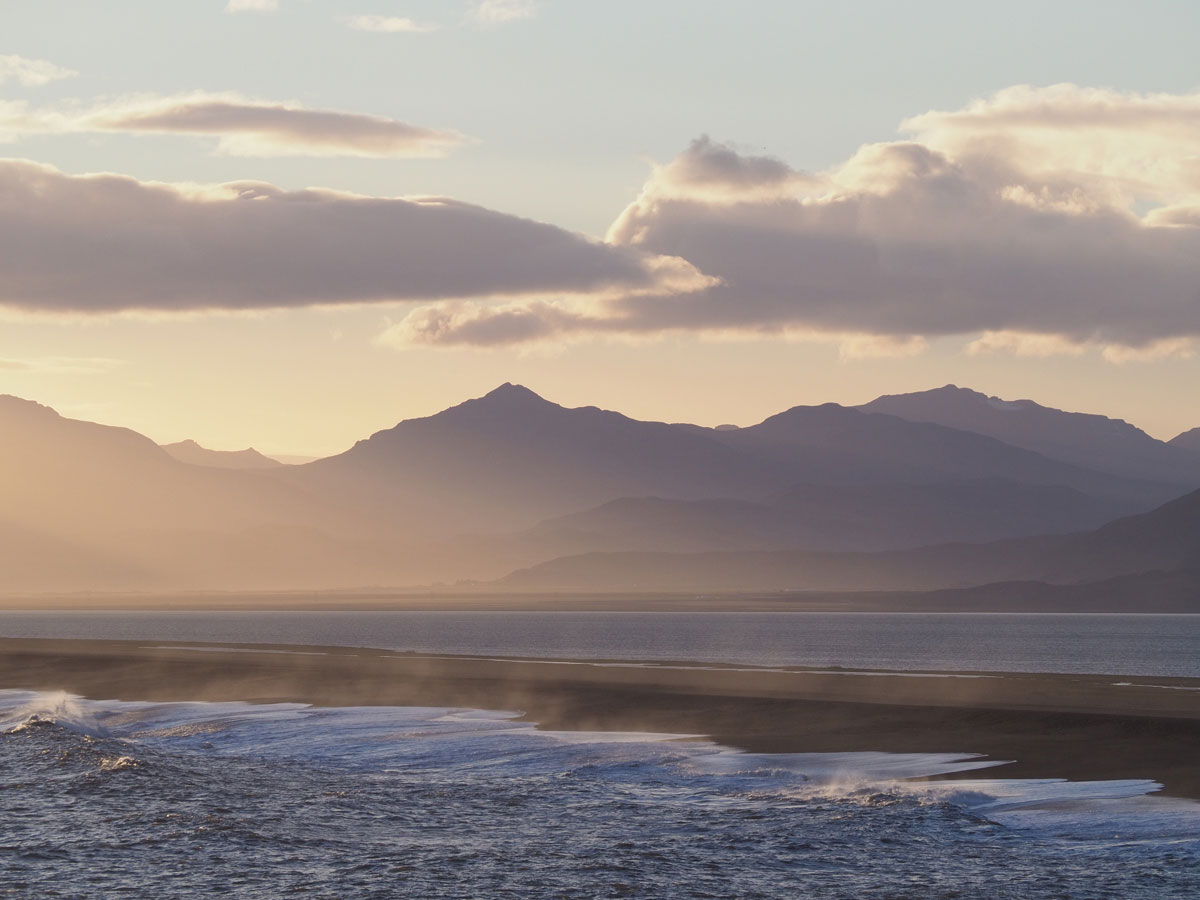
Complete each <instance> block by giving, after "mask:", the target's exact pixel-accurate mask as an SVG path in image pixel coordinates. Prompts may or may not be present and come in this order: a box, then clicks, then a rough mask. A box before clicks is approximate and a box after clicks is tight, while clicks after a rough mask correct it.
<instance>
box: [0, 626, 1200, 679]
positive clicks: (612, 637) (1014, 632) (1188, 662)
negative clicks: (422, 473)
mask: <svg viewBox="0 0 1200 900" xmlns="http://www.w3.org/2000/svg"><path fill="white" fill-rule="evenodd" d="M0 637H42V638H109V639H131V640H149V641H216V642H222V643H224V642H240V643H272V644H328V645H337V646H351V647H353V646H357V647H378V648H381V649H388V650H411V651H416V652H419V653H452V654H464V655H473V656H481V655H482V656H519V657H557V658H575V659H611V660H691V661H698V662H705V663H721V664H745V665H755V666H817V667H824V666H841V667H844V668H854V669H914V670H922V671H938V670H942V671H945V670H950V671H992V672H1060V673H1064V672H1075V673H1096V674H1113V675H1156V676H1180V677H1200V616H1197V615H1086V614H1084V615H1079V614H1076V615H1055V614H990V613H978V614H970V613H967V614H962V613H958V614H955V613H775V612H752V613H739V612H684V613H669V612H435V611H430V612H410V611H403V612H333V611H325V612H316V611H309V612H296V611H279V612H247V611H222V612H154V611H145V612H143V611H138V612H123V613H122V612H52V613H45V612H41V613H38V612H6V611H0Z"/></svg>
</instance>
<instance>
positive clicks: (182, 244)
mask: <svg viewBox="0 0 1200 900" xmlns="http://www.w3.org/2000/svg"><path fill="white" fill-rule="evenodd" d="M703 283H704V282H703V280H702V279H701V278H700V276H698V275H697V273H696V272H695V271H694V270H693V269H692V268H691V267H690V266H689V265H688V264H687V263H684V262H683V261H681V260H669V259H661V258H657V257H655V256H653V255H648V254H645V253H642V252H641V251H639V250H636V249H633V248H627V247H615V246H611V245H607V244H602V243H599V242H596V241H592V240H589V239H587V238H585V237H583V236H581V235H577V234H573V233H571V232H568V231H564V230H562V229H559V228H555V227H554V226H551V225H544V224H541V223H538V222H532V221H530V220H528V219H521V218H517V217H516V216H509V215H505V214H503V213H498V212H493V211H491V210H487V209H483V208H481V207H478V206H472V205H470V204H466V203H460V202H456V201H454V200H448V199H445V198H420V199H393V198H379V197H361V196H353V195H346V194H338V193H334V192H330V191H321V190H311V189H310V190H305V191H284V190H282V189H280V188H277V187H274V186H273V185H270V184H264V183H261V182H238V183H233V184H224V185H211V186H197V185H190V186H177V185H168V184H158V183H147V182H140V181H137V180H135V179H133V178H129V177H124V176H119V175H86V176H74V175H66V174H64V173H62V172H59V171H57V170H56V169H53V168H50V167H48V166H44V165H39V164H37V163H32V162H27V161H22V160H0V307H2V308H7V309H9V310H17V311H26V312H31V313H38V314H43V315H45V314H55V315H72V314H81V313H113V312H121V311H140V312H146V311H148V312H152V313H153V312H166V313H180V312H189V311H209V310H253V309H273V308H283V307H298V306H317V305H335V304H348V303H352V304H363V303H377V302H383V303H392V302H403V301H420V302H429V301H431V300H440V299H455V298H472V297H497V298H503V297H509V298H514V299H515V298H535V297H538V296H540V295H552V296H556V297H572V296H580V297H587V296H592V295H595V296H607V295H611V294H614V293H620V294H625V293H630V292H633V293H636V292H639V291H660V290H674V289H683V288H686V287H688V286H689V285H698V284H703Z"/></svg>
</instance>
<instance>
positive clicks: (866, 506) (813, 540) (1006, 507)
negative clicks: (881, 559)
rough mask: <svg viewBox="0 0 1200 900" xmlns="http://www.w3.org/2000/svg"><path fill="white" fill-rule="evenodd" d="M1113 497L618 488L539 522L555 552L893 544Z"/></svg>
mask: <svg viewBox="0 0 1200 900" xmlns="http://www.w3.org/2000/svg"><path fill="white" fill-rule="evenodd" d="M1125 511H1126V509H1125V508H1124V505H1123V504H1120V503H1117V502H1115V501H1105V500H1099V499H1096V498H1094V497H1089V496H1088V495H1086V494H1083V493H1081V492H1079V491H1076V490H1073V489H1071V488H1066V487H1059V486H1054V485H1050V486H1045V485H1036V486H1035V485H1027V484H1019V483H1016V482H1011V481H1005V480H1002V479H980V480H974V481H951V482H945V483H941V484H923V485H913V484H900V485H889V484H884V485H875V484H870V485H861V484H851V485H797V486H795V487H793V488H791V489H789V490H787V491H785V492H783V493H782V494H779V495H776V496H773V497H771V498H769V499H767V500H765V501H763V502H760V503H755V502H751V501H748V500H734V499H725V500H667V499H663V498H660V497H625V498H621V499H619V500H614V501H612V502H610V503H606V504H604V505H602V506H599V507H596V508H595V509H590V510H586V511H584V512H581V513H573V514H571V515H567V516H562V517H558V518H555V519H551V520H548V521H546V522H542V523H540V524H539V525H538V526H536V527H535V528H533V529H532V530H530V531H529V532H528V533H527V535H526V537H527V538H528V539H529V540H531V541H539V542H541V545H542V546H544V547H547V548H556V549H557V550H558V553H559V554H562V555H566V554H573V553H581V552H587V551H608V552H611V551H620V550H666V551H688V552H695V551H705V550H779V549H787V548H794V549H806V550H895V549H902V548H911V547H921V546H927V545H929V544H938V543H945V542H948V541H963V542H985V541H994V540H999V539H1001V538H1008V537H1021V536H1026V535H1032V534H1062V533H1066V532H1072V531H1081V530H1084V529H1090V528H1095V527H1097V526H1098V525H1102V524H1103V523H1105V522H1108V521H1111V520H1112V519H1114V518H1116V517H1117V516H1119V515H1121V514H1122V513H1123V512H1125Z"/></svg>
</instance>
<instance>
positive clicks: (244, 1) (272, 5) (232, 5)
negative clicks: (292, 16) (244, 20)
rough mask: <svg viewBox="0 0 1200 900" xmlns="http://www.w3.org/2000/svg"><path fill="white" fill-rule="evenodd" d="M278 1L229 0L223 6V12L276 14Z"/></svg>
mask: <svg viewBox="0 0 1200 900" xmlns="http://www.w3.org/2000/svg"><path fill="white" fill-rule="evenodd" d="M278 9H279V0H229V2H228V3H226V4H225V12H230V13H239V12H276V11H277V10H278Z"/></svg>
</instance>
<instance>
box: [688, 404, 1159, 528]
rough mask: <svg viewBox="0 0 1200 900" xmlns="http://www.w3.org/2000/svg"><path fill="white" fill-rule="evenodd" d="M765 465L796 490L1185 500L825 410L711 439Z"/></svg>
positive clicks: (1154, 485) (952, 434)
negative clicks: (965, 484)
mask: <svg viewBox="0 0 1200 900" xmlns="http://www.w3.org/2000/svg"><path fill="white" fill-rule="evenodd" d="M711 435H712V436H713V437H714V438H715V439H717V440H720V441H721V442H722V443H725V444H727V445H728V446H730V447H733V448H735V449H739V450H742V451H743V452H745V453H747V454H751V455H754V456H756V457H757V458H759V459H760V460H762V461H763V463H764V464H766V465H772V466H780V465H785V466H788V467H790V468H791V470H792V472H793V473H794V474H795V475H796V477H795V478H794V479H793V482H795V483H799V482H808V483H826V484H829V483H833V484H837V483H843V484H856V483H858V484H889V483H890V484H922V483H924V484H929V483H937V482H947V481H959V480H964V479H978V478H1003V479H1007V480H1010V481H1016V482H1020V483H1023V484H1045V485H1064V486H1067V487H1071V488H1074V489H1076V490H1079V491H1083V492H1084V493H1087V494H1089V495H1091V496H1095V497H1106V498H1109V499H1120V500H1123V501H1126V502H1128V503H1130V504H1132V506H1133V507H1134V508H1138V509H1139V511H1140V510H1141V509H1146V508H1149V507H1151V506H1154V505H1157V504H1158V503H1162V502H1164V501H1165V500H1168V499H1170V498H1172V497H1176V496H1178V495H1179V493H1180V489H1179V488H1178V487H1177V486H1174V485H1168V484H1163V483H1161V482H1155V481H1143V480H1135V479H1130V478H1124V477H1119V476H1114V475H1109V474H1105V473H1100V472H1095V471H1092V470H1090V469H1085V468H1082V467H1080V466H1076V465H1073V464H1070V463H1065V462H1062V461H1061V460H1056V459H1050V458H1048V457H1046V456H1043V455H1042V454H1040V453H1037V452H1034V451H1031V450H1025V449H1023V448H1019V447H1014V446H1012V445H1010V444H1006V443H1004V442H1003V441H1000V440H998V439H996V438H992V437H988V436H986V435H981V434H976V433H974V432H970V431H963V430H961V429H957V428H951V427H948V426H944V425H938V424H935V423H927V422H912V421H909V420H907V419H903V418H900V417H898V416H892V415H887V414H884V413H870V412H864V411H862V410H859V409H853V408H849V407H844V406H839V405H837V404H836V403H826V404H824V405H822V406H797V407H793V408H792V409H789V410H787V411H785V412H782V413H779V414H778V415H774V416H771V417H770V418H768V419H766V420H764V421H763V422H761V423H759V424H758V425H753V426H751V427H749V428H739V429H737V430H736V431H721V432H716V431H713V432H711Z"/></svg>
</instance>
